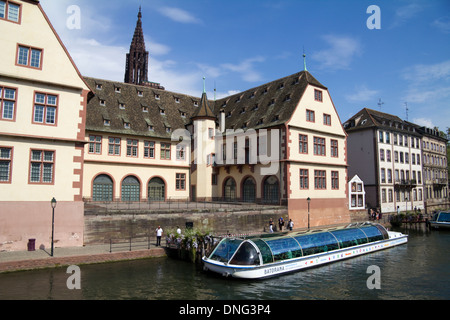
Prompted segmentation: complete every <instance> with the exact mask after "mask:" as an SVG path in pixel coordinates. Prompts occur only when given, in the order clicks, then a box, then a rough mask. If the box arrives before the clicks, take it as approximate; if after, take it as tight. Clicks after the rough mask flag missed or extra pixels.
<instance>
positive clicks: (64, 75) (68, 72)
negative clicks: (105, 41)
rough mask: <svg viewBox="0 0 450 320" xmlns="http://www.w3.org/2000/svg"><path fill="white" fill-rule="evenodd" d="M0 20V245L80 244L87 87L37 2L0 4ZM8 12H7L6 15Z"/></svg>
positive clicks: (11, 247)
mask: <svg viewBox="0 0 450 320" xmlns="http://www.w3.org/2000/svg"><path fill="white" fill-rule="evenodd" d="M6 8H7V11H9V10H13V11H14V10H15V13H17V19H15V18H11V16H10V15H7V16H6V18H5V19H0V30H1V32H0V43H1V48H2V49H1V50H0V60H1V61H2V64H1V67H0V91H1V95H0V99H1V106H2V109H1V114H0V147H1V149H2V150H1V151H2V172H3V173H2V176H1V181H0V188H1V189H2V192H1V193H0V206H1V210H0V226H1V227H2V232H1V233H0V250H24V249H26V246H27V242H28V241H29V239H30V238H32V239H35V241H36V246H40V247H43V248H48V247H49V246H50V235H51V232H50V231H51V218H52V216H51V213H52V211H51V209H52V208H51V206H50V201H51V199H52V198H55V199H56V200H57V207H56V208H55V210H57V211H56V212H57V216H56V217H55V237H54V242H55V243H56V244H57V245H58V246H68V245H70V246H78V245H82V244H83V228H84V227H83V212H84V209H83V208H84V206H83V203H82V178H83V144H84V122H85V112H86V103H87V96H88V93H89V91H90V89H89V87H88V86H87V85H86V84H85V82H84V81H83V79H82V78H81V76H80V74H79V72H78V70H77V68H76V66H75V65H74V64H73V61H72V59H71V58H70V56H69V54H68V52H67V51H66V49H65V47H64V45H63V44H62V42H61V40H60V39H59V37H58V35H57V34H56V33H55V31H54V29H53V27H52V26H51V24H50V22H49V21H48V18H47V17H46V15H45V13H44V12H43V10H42V8H41V6H40V5H39V4H38V3H37V2H36V3H34V2H32V1H6ZM14 16H15V15H14V14H13V15H12V17H14Z"/></svg>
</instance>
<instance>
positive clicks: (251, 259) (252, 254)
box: [230, 241, 260, 266]
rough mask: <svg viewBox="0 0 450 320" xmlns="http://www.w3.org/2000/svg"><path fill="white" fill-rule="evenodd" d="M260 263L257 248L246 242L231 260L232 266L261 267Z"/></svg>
mask: <svg viewBox="0 0 450 320" xmlns="http://www.w3.org/2000/svg"><path fill="white" fill-rule="evenodd" d="M259 261H260V260H259V254H258V251H256V248H255V246H253V245H252V244H251V243H250V242H248V241H246V242H244V243H243V244H242V245H241V246H240V247H239V249H238V250H237V252H236V254H235V255H234V256H233V259H231V261H230V264H237V265H245V266H255V265H256V266H259V265H260V262H259Z"/></svg>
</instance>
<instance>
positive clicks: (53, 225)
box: [50, 197, 56, 257]
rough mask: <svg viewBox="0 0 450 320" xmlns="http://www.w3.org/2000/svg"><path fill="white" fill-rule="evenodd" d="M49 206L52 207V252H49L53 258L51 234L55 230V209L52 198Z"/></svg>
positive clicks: (54, 200)
mask: <svg viewBox="0 0 450 320" xmlns="http://www.w3.org/2000/svg"><path fill="white" fill-rule="evenodd" d="M50 204H51V205H52V251H51V252H50V256H52V257H53V234H54V229H55V207H56V199H55V197H53V199H52V201H51V202H50Z"/></svg>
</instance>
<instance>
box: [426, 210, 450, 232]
mask: <svg viewBox="0 0 450 320" xmlns="http://www.w3.org/2000/svg"><path fill="white" fill-rule="evenodd" d="M429 224H430V227H431V228H434V229H441V228H442V229H444V228H445V229H448V228H450V212H444V211H441V212H438V213H436V214H434V215H433V218H431V220H430V221H429Z"/></svg>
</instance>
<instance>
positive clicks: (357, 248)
mask: <svg viewBox="0 0 450 320" xmlns="http://www.w3.org/2000/svg"><path fill="white" fill-rule="evenodd" d="M407 241H408V236H407V235H405V234H402V233H400V232H393V231H388V230H386V229H385V228H384V227H383V226H382V225H380V224H373V223H369V222H366V223H362V224H356V225H349V226H347V227H343V228H333V229H326V230H316V231H308V232H304V231H303V232H295V231H294V232H288V233H278V234H277V233H272V234H266V235H260V236H257V237H256V236H251V237H246V238H223V239H222V240H221V241H220V242H219V243H218V244H217V246H216V247H215V249H214V250H213V251H212V253H211V254H210V255H209V256H208V257H203V263H204V269H205V270H210V271H213V272H216V273H219V274H222V275H223V276H232V277H235V278H247V279H258V278H265V277H271V276H276V275H280V274H283V273H287V272H293V271H297V270H301V269H305V268H310V267H315V266H319V265H322V264H325V263H330V262H335V261H338V260H342V259H347V258H351V257H355V256H359V255H362V254H366V253H370V252H374V251H378V250H382V249H386V248H390V247H393V246H396V245H400V244H404V243H406V242H407Z"/></svg>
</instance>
